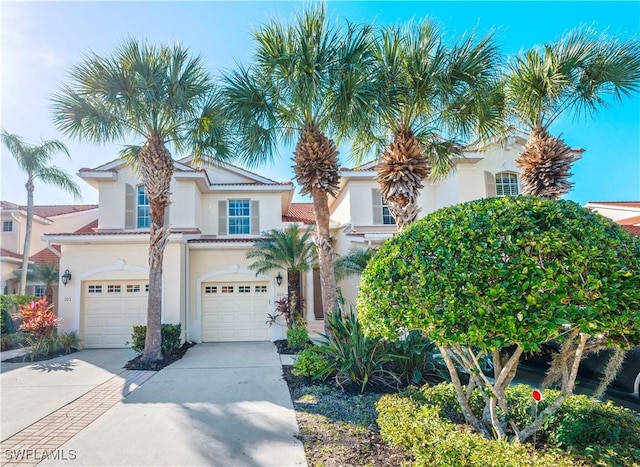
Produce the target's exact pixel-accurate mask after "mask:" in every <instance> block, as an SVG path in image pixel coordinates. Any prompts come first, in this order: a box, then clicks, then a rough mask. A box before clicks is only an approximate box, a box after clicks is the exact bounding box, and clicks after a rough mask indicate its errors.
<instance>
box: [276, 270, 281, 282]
mask: <svg viewBox="0 0 640 467" xmlns="http://www.w3.org/2000/svg"><path fill="white" fill-rule="evenodd" d="M276 283H277V284H278V285H281V284H282V274H280V271H278V275H277V276H276Z"/></svg>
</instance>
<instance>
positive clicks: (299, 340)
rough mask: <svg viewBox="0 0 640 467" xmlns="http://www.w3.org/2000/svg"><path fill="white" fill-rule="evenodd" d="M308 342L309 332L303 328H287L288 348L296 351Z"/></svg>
mask: <svg viewBox="0 0 640 467" xmlns="http://www.w3.org/2000/svg"><path fill="white" fill-rule="evenodd" d="M308 342H309V333H308V332H307V330H306V329H305V328H301V327H299V328H292V329H287V345H288V346H289V349H291V350H293V351H294V352H297V351H299V350H302V349H304V348H305V347H306V346H307V343H308Z"/></svg>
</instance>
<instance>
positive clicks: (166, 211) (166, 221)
mask: <svg viewBox="0 0 640 467" xmlns="http://www.w3.org/2000/svg"><path fill="white" fill-rule="evenodd" d="M170 208H171V204H167V207H166V208H164V226H165V227H169V226H170V225H171V222H169V220H170V219H169V216H170V215H171V209H170Z"/></svg>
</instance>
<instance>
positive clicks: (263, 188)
mask: <svg viewBox="0 0 640 467" xmlns="http://www.w3.org/2000/svg"><path fill="white" fill-rule="evenodd" d="M209 189H210V190H211V191H229V192H234V191H279V192H282V191H285V192H286V191H293V185H211V186H210V187H209Z"/></svg>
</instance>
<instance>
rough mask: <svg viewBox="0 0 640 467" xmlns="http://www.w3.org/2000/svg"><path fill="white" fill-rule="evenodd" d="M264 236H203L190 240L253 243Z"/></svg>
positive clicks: (193, 241)
mask: <svg viewBox="0 0 640 467" xmlns="http://www.w3.org/2000/svg"><path fill="white" fill-rule="evenodd" d="M261 238H262V237H248V238H247V237H224V238H217V237H208V236H202V237H200V238H194V239H192V240H189V243H253V242H255V241H256V240H260V239H261Z"/></svg>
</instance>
